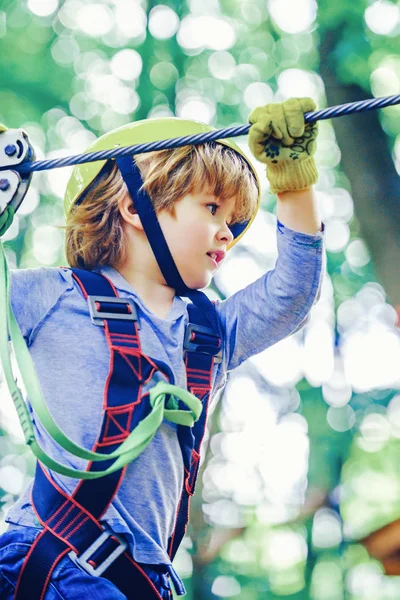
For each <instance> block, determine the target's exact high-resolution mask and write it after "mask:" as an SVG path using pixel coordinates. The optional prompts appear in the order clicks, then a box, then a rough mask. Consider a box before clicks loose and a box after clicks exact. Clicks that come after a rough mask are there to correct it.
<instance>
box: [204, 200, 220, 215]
mask: <svg viewBox="0 0 400 600" xmlns="http://www.w3.org/2000/svg"><path fill="white" fill-rule="evenodd" d="M206 206H207V208H208V207H209V206H212V207H213V208H214V209H215V211H214V212H212V211H210V212H211V214H212V215H215V214H216V212H217V208H219V205H218V204H215V202H213V203H211V204H206Z"/></svg>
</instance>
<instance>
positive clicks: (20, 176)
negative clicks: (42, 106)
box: [0, 129, 35, 214]
mask: <svg viewBox="0 0 400 600" xmlns="http://www.w3.org/2000/svg"><path fill="white" fill-rule="evenodd" d="M34 159H35V153H34V151H33V148H32V146H31V145H30V143H29V140H28V136H27V134H26V133H25V131H24V130H23V129H7V130H6V131H2V132H0V214H1V213H2V212H3V211H4V210H5V209H6V208H7V206H9V205H11V206H12V207H13V208H14V211H16V210H17V209H18V208H19V206H20V204H21V202H22V200H23V199H24V197H25V195H26V193H27V191H28V188H29V184H30V182H31V178H32V173H26V174H24V173H20V172H19V171H18V170H14V169H12V167H14V166H17V165H20V164H22V163H23V162H27V161H33V160H34Z"/></svg>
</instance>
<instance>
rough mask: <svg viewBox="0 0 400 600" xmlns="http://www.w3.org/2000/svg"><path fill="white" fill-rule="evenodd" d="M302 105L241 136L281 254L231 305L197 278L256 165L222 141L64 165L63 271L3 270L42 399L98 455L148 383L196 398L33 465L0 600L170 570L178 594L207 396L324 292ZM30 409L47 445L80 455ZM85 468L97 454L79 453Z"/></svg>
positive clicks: (167, 127) (127, 591)
mask: <svg viewBox="0 0 400 600" xmlns="http://www.w3.org/2000/svg"><path fill="white" fill-rule="evenodd" d="M313 109H315V104H314V103H313V101H312V100H310V99H292V100H288V101H286V102H284V103H281V104H273V105H267V106H266V107H262V108H258V109H256V110H255V111H253V113H252V114H251V115H250V122H251V123H252V127H251V130H250V134H249V144H250V148H251V150H252V152H253V154H254V155H255V156H256V158H258V159H259V160H261V161H262V162H264V163H266V164H267V176H268V178H269V180H270V183H271V190H272V191H273V192H274V193H276V194H277V197H278V211H277V216H278V227H277V237H278V252H279V257H278V261H277V264H276V267H275V269H274V270H272V271H269V272H268V273H266V274H265V275H263V276H262V277H261V278H260V279H258V280H257V281H255V282H254V283H252V284H251V285H249V286H248V287H247V288H245V289H243V290H241V291H239V292H238V293H236V294H234V295H233V296H232V297H231V298H229V299H227V300H226V301H224V302H219V301H218V302H216V303H210V302H209V301H208V299H207V298H206V297H205V296H204V295H203V294H202V293H201V292H200V291H198V290H199V289H202V288H206V287H207V286H208V284H209V283H210V279H211V277H212V276H213V274H214V273H215V271H216V270H217V268H218V267H219V265H220V264H221V263H222V261H223V258H224V256H225V252H226V251H227V250H228V249H230V248H231V247H232V246H233V245H234V243H236V241H237V240H238V239H239V238H240V237H241V236H242V235H243V234H244V232H245V231H246V230H247V228H248V227H249V225H250V224H251V221H252V220H253V219H254V217H255V214H256V211H257V208H258V205H259V200H260V191H259V184H258V179H257V176H256V174H255V171H254V169H253V168H252V167H251V164H250V163H249V162H248V161H247V159H246V157H245V156H244V154H243V153H242V152H241V150H240V149H239V148H238V147H237V146H236V144H234V142H233V141H231V140H220V141H219V142H216V143H206V144H203V145H199V146H185V147H182V148H179V149H171V150H164V151H158V152H152V153H148V154H142V155H137V156H135V160H134V161H133V160H132V158H131V157H129V158H124V159H117V160H116V161H108V162H106V163H104V162H103V163H99V162H97V163H85V164H84V165H82V166H79V167H75V169H74V171H73V174H72V176H71V179H70V182H69V184H68V188H67V194H66V204H65V206H66V218H67V225H66V255H67V259H68V262H69V264H70V266H71V268H72V269H69V268H63V267H60V268H40V269H27V270H20V271H14V272H13V273H12V287H11V302H12V308H13V312H14V314H15V317H16V319H17V321H18V324H19V326H20V328H21V330H22V333H23V335H24V338H25V340H26V342H27V344H28V346H29V349H30V353H31V355H32V357H33V360H34V364H35V367H36V370H37V373H38V376H39V379H40V384H41V388H42V390H43V394H44V397H45V398H46V401H47V403H48V405H49V408H50V410H51V413H52V415H53V416H54V419H55V421H56V422H57V423H60V424H62V426H63V430H64V431H65V433H66V434H67V435H68V436H69V437H70V438H71V439H72V440H73V441H74V442H75V443H76V444H80V445H81V446H83V447H85V448H89V449H90V448H93V449H94V450H95V451H96V452H100V453H101V452H103V453H106V454H107V453H110V452H113V451H114V449H115V448H116V447H118V445H119V443H121V442H122V441H123V440H125V439H126V438H127V435H128V434H129V432H130V430H132V429H133V427H135V426H138V427H139V425H141V424H142V423H143V420H145V417H146V416H148V415H149V410H150V408H149V407H150V404H151V402H150V404H149V393H150V398H151V390H152V389H153V391H154V386H155V384H156V383H157V382H162V381H165V380H167V381H168V382H169V383H171V384H175V385H177V386H180V387H181V388H184V389H186V388H188V389H189V391H190V392H191V395H190V396H191V398H192V399H193V397H195V399H194V402H197V403H198V405H196V404H190V406H191V407H192V409H191V410H192V412H193V413H195V415H194V417H193V421H195V423H194V424H193V422H192V423H191V424H192V425H193V426H192V427H191V426H188V422H187V421H184V422H183V421H182V419H183V417H182V414H184V416H185V418H186V417H187V416H188V411H187V410H186V411H185V410H184V408H185V407H184V406H183V405H182V402H185V398H186V399H187V397H186V396H185V397H184V396H183V395H180V396H179V395H178V396H179V397H180V399H181V401H182V402H181V403H180V404H179V408H180V409H181V410H178V405H177V404H176V402H175V404H174V402H173V401H172V400H171V398H170V399H169V401H168V402H169V403H168V402H167V404H166V407H167V410H166V411H165V416H166V418H168V419H169V420H168V421H167V420H164V421H163V422H162V424H161V426H160V427H159V428H158V429H157V431H156V432H155V434H154V436H153V437H151V441H150V442H149V440H150V436H149V438H148V440H147V442H149V443H147V446H146V447H144V449H143V448H142V452H141V453H140V454H139V455H138V457H137V458H136V460H134V461H132V462H130V464H129V465H128V466H127V467H124V468H122V469H121V470H120V471H117V472H116V476H115V473H114V474H112V475H107V476H106V477H104V478H99V479H95V480H93V481H84V482H81V483H79V485H78V486H77V482H76V481H75V480H72V479H70V478H67V477H64V476H61V475H60V474H58V473H56V472H54V471H49V470H48V469H46V468H45V467H44V466H42V465H41V464H40V463H38V467H37V472H36V476H35V483H34V484H32V483H31V484H30V485H29V487H28V489H27V490H26V491H25V492H24V493H23V495H22V497H21V498H20V499H19V501H18V502H17V503H16V504H15V505H14V506H13V507H11V509H10V511H9V513H8V515H7V519H6V521H7V523H9V527H8V530H7V531H6V533H4V534H3V535H2V536H0V590H1V591H0V598H1V599H3V600H6V599H7V600H9V599H11V598H13V597H15V598H17V599H20V598H30V599H31V600H36V599H37V600H39V598H43V597H45V598H49V599H50V598H61V597H62V598H65V599H72V598H77V597H79V595H85V596H86V594H88V595H89V594H91V595H92V597H94V598H96V599H103V598H104V599H107V600H111V599H115V600H117V599H120V600H122V599H123V598H129V599H136V598H137V599H140V600H147V599H155V598H158V599H160V598H162V599H167V598H171V597H172V591H171V581H172V583H173V584H174V586H175V589H176V591H177V593H178V594H184V593H185V591H184V588H183V585H182V582H181V581H180V579H179V577H178V575H177V573H176V572H175V570H174V569H173V567H172V564H171V562H172V559H173V557H174V555H175V553H176V550H177V548H178V546H179V543H180V541H181V539H182V537H183V535H184V532H185V529H186V524H187V519H188V513H189V499H190V496H191V495H192V494H193V491H194V484H195V480H196V475H197V469H198V464H199V453H200V445H201V440H202V437H203V434H204V428H205V423H206V416H207V405H208V401H209V398H210V396H211V395H213V394H215V392H216V391H217V390H218V389H220V388H222V387H223V386H224V384H225V381H226V374H227V372H228V371H230V370H232V369H234V368H235V367H237V366H239V365H240V364H241V363H242V362H243V361H244V360H246V359H247V358H249V357H250V356H252V355H254V354H257V353H258V352H261V351H263V350H265V349H266V348H267V347H269V346H271V345H272V344H275V343H276V342H278V341H279V340H281V339H283V338H285V337H287V336H288V335H290V334H292V333H293V332H295V331H297V330H298V329H299V328H300V327H301V326H302V325H304V323H305V321H306V319H307V315H308V314H309V311H310V309H311V307H312V306H313V304H314V303H315V302H316V300H317V299H318V294H319V290H320V285H321V278H322V271H323V235H322V233H321V230H323V228H321V222H320V220H319V218H318V215H317V209H316V206H315V201H314V196H313V193H312V189H311V186H312V185H313V184H314V183H315V181H316V179H317V172H316V168H315V163H314V160H313V153H314V151H315V139H316V133H317V127H316V125H306V126H305V125H304V117H303V115H304V113H305V112H308V111H310V110H313ZM210 130H212V128H211V127H209V126H206V125H202V124H199V123H196V122H191V121H186V120H183V119H154V120H153V119H152V120H149V121H144V122H139V123H133V124H131V125H128V126H126V127H122V128H120V129H119V130H116V131H113V132H111V133H109V134H106V135H105V136H103V137H102V138H100V139H99V140H98V141H96V142H95V144H93V145H92V147H91V148H90V149H89V150H100V149H104V148H113V147H115V146H116V145H121V146H125V145H131V144H136V143H140V142H145V141H152V140H157V139H167V138H171V137H176V136H181V135H186V134H190V133H198V132H200V131H210ZM142 184H143V185H142ZM150 198H151V203H152V205H153V207H154V210H150V211H149V203H150V200H149V199H150ZM150 208H151V205H150ZM91 286H92V287H91ZM96 286H97V287H96ZM116 295H117V296H118V299H116V298H115V296H116ZM90 298H92V300H90ZM107 298H109V301H108V300H107ZM183 298H186V300H184V299H183ZM88 299H89V302H87V300H88ZM89 311H90V315H89ZM189 321H190V323H189ZM188 323H189V324H188ZM123 327H124V328H123ZM129 328H131V329H129ZM107 345H108V347H107ZM118 378H119V379H118ZM128 379H129V381H128ZM149 390H150V392H149ZM196 397H197V400H196ZM153 399H154V396H153ZM140 400H142V401H141V402H140ZM114 401H115V402H116V403H115V404H112V403H113V402H114ZM187 402H189V400H188V399H187ZM146 406H147V409H146V410H145V409H143V410H145V411H144V412H143V413H140V411H141V410H142V407H146ZM199 406H200V408H199ZM198 408H199V410H197V409H198ZM243 408H244V409H245V406H244V407H243ZM178 413H179V414H180V416H177V415H178ZM167 415H168V416H167ZM32 416H33V420H34V425H35V428H36V432H37V436H38V439H39V441H40V445H41V446H42V447H43V448H44V449H45V450H46V451H47V452H48V453H49V454H50V455H51V456H52V457H53V458H54V459H55V460H58V461H59V462H63V463H64V464H65V462H66V461H68V464H69V465H70V466H72V467H74V468H75V469H85V466H86V461H84V460H81V459H78V458H76V457H74V458H72V459H71V458H70V457H66V453H65V452H64V451H63V450H62V448H61V447H60V446H59V445H58V444H57V443H55V442H54V440H52V438H51V437H49V436H48V435H47V434H46V432H45V430H44V429H43V427H42V425H41V422H40V421H39V420H38V419H37V418H36V415H35V412H34V411H32ZM99 431H100V434H99ZM108 463H110V464H112V461H111V460H110V461H108V462H107V463H106V466H108ZM96 468H97V470H99V469H103V468H104V465H103V466H101V464H100V466H99V463H98V462H96V461H94V462H92V463H91V464H90V465H89V467H88V469H89V470H96ZM114 476H115V477H114ZM113 477H114V479H112V478H113ZM110 482H111V483H110ZM86 486H87V487H86ZM106 487H107V490H106V489H105V488H106ZM84 490H85V491H84ZM107 494H108V495H107ZM88 540H89V541H88ZM103 546H107V552H106V550H105V549H104V548H103ZM28 553H29V555H28ZM27 555H28V558H27V559H26V557H27ZM16 588H17V592H15V590H16ZM14 594H15V596H14Z"/></svg>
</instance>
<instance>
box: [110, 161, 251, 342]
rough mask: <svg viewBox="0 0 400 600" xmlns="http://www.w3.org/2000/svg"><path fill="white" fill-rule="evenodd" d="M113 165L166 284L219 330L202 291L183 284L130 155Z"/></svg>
mask: <svg viewBox="0 0 400 600" xmlns="http://www.w3.org/2000/svg"><path fill="white" fill-rule="evenodd" d="M116 163H117V165H118V168H119V170H120V172H121V175H122V177H123V179H124V181H125V183H126V186H127V188H128V190H129V194H130V196H131V198H132V201H133V203H134V205H135V209H136V211H137V213H138V215H139V217H140V220H141V222H142V225H143V229H144V231H145V233H146V236H147V239H148V240H149V244H150V246H151V249H152V250H153V253H154V256H155V257H156V261H157V263H158V266H159V267H160V270H161V273H162V274H163V277H164V279H165V281H166V282H167V284H168V285H169V286H170V287H172V288H173V289H174V290H175V292H176V294H177V295H178V296H185V297H187V298H190V299H191V300H192V302H193V303H194V304H196V305H197V306H199V308H201V309H202V310H203V311H204V313H205V315H206V316H207V318H208V320H209V321H210V322H211V323H212V325H213V326H214V327H215V328H216V329H217V331H219V327H218V323H217V320H216V317H215V309H214V306H213V304H212V302H211V301H210V300H209V298H208V297H207V296H206V294H204V293H203V292H200V291H199V290H192V289H191V288H189V287H188V286H187V285H186V284H185V282H184V281H183V279H182V277H181V275H180V273H179V271H178V269H177V267H176V264H175V262H174V259H173V258H172V255H171V252H170V250H169V248H168V244H167V242H166V240H165V237H164V234H163V232H162V229H161V227H160V224H159V222H158V219H157V216H156V213H155V210H154V208H153V204H152V202H151V200H150V198H149V196H148V194H147V193H146V192H145V191H144V190H140V188H141V186H142V185H143V180H142V177H141V174H140V171H139V169H138V168H137V166H136V163H135V161H134V159H133V158H132V157H131V156H124V157H122V158H117V159H116ZM139 190H140V191H139ZM246 225H247V223H237V224H236V225H233V226H232V227H231V231H232V233H233V235H234V237H237V236H238V235H240V233H241V232H242V231H243V230H244V229H245V227H246Z"/></svg>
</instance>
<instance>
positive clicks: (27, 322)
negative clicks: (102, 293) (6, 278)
mask: <svg viewBox="0 0 400 600" xmlns="http://www.w3.org/2000/svg"><path fill="white" fill-rule="evenodd" d="M10 276H11V287H10V300H11V308H12V311H13V313H14V316H15V319H16V321H17V323H18V325H19V328H20V329H21V332H22V335H23V336H24V338H25V341H26V343H27V344H28V346H29V345H30V344H31V343H32V341H33V338H34V336H35V333H36V332H37V331H38V329H39V328H40V326H41V324H42V323H43V322H44V320H45V318H46V316H47V315H48V314H49V312H50V311H51V310H52V309H53V308H54V307H55V306H56V304H57V303H58V301H59V300H60V298H61V296H62V295H63V294H64V293H66V292H67V291H68V290H71V289H72V288H73V282H72V279H71V277H70V273H69V271H68V270H67V269H64V268H62V267H60V268H58V267H39V268H37V269H11V271H10Z"/></svg>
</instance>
